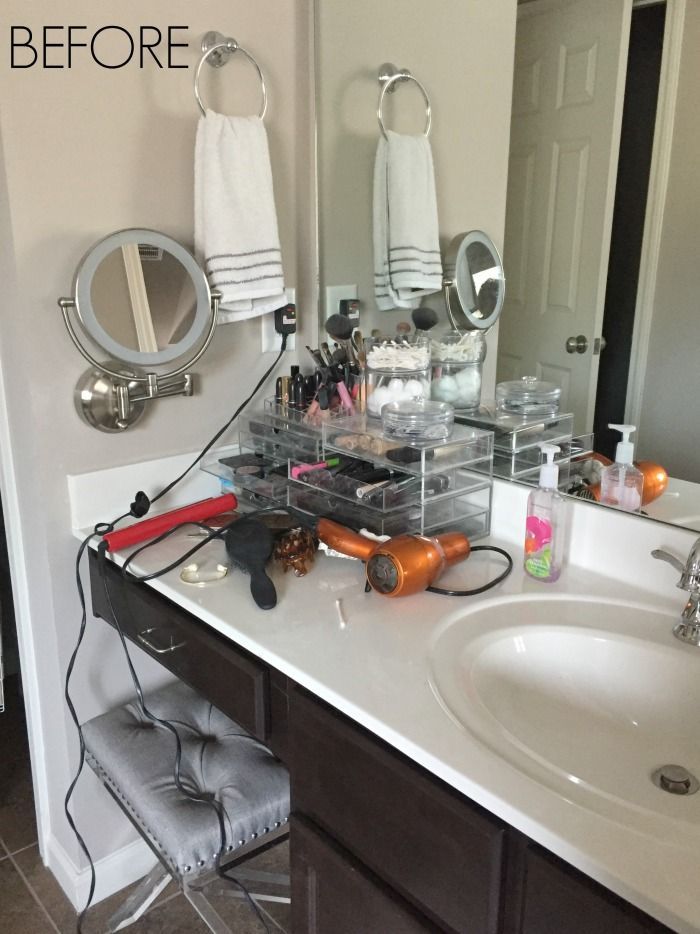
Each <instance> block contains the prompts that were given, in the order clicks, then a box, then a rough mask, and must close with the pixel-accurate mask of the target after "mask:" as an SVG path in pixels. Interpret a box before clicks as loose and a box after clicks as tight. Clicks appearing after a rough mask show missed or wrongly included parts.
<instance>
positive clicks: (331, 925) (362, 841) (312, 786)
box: [289, 687, 669, 934]
mask: <svg viewBox="0 0 700 934" xmlns="http://www.w3.org/2000/svg"><path fill="white" fill-rule="evenodd" d="M289 712H290V750H291V778H292V814H293V819H292V829H291V847H292V849H291V852H292V882H293V890H292V895H293V900H292V918H293V931H294V934H307V932H309V934H340V932H346V931H347V932H348V934H349V932H352V934H365V932H366V934H400V932H404V931H406V932H413V931H444V932H460V934H462V932H465V934H466V932H468V934H472V932H473V934H642V932H651V931H653V932H659V934H661V932H668V931H669V929H668V928H666V927H664V926H663V925H662V924H659V923H658V922H657V921H655V920H654V919H653V918H650V917H649V916H648V915H646V914H644V913H643V912H641V911H639V910H638V909H636V908H634V907H633V906H632V905H630V904H629V903H628V902H626V901H624V900H623V899H621V898H619V897H617V896H616V895H614V894H612V893H611V892H609V891H608V890H607V889H605V888H604V887H603V886H601V885H598V884H597V883H596V882H594V881H593V880H592V879H590V878H588V877H587V876H585V875H584V874H583V873H580V872H578V871H577V870H575V869H573V867H571V866H569V865H568V864H567V863H565V862H564V861H562V860H560V859H558V858H557V857H555V856H554V855H552V854H551V853H549V852H548V851H546V850H544V849H543V848H542V847H539V846H538V845H536V844H535V843H533V842H532V841H531V840H529V839H528V838H527V837H525V836H524V835H523V834H521V833H519V832H518V831H516V830H514V829H513V828H511V827H509V826H508V825H507V824H505V823H503V822H502V821H500V820H498V819H497V818H495V817H494V816H493V815H491V814H489V813H488V812H487V811H484V809H483V808H481V807H479V806H478V805H477V804H475V803H474V802H472V801H470V800H469V799H467V798H465V797H464V796H463V795H461V794H459V793H457V792H455V791H454V789H452V788H450V787H449V786H448V785H445V784H444V783H443V782H442V781H440V780H439V779H437V778H435V777H434V776H433V775H431V774H430V773H428V772H426V771H425V770H424V769H422V768H420V767H419V766H417V765H416V764H415V763H414V762H412V761H411V760H410V759H408V758H407V757H405V756H403V755H402V754H401V753H399V752H397V751H396V750H395V749H393V748H392V747H390V746H388V745H387V744H386V743H384V742H382V741H381V740H379V739H378V738H377V737H375V736H373V735H372V734H371V733H369V732H368V731H367V730H365V729H363V728H362V727H359V726H358V725H357V724H356V723H354V722H353V721H351V720H350V719H348V718H347V717H344V716H343V715H341V714H339V713H338V712H337V711H335V710H334V709H333V708H331V707H329V706H327V705H326V704H323V703H322V702H320V701H318V700H317V699H316V698H314V697H313V696H312V695H310V694H308V693H307V692H305V691H303V690H302V689H300V688H298V687H293V688H292V690H291V691H290V711H289Z"/></svg>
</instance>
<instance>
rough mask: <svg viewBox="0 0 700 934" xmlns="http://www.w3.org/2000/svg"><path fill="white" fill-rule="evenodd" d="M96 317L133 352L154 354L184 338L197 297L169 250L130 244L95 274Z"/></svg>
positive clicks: (102, 263)
mask: <svg viewBox="0 0 700 934" xmlns="http://www.w3.org/2000/svg"><path fill="white" fill-rule="evenodd" d="M91 300H92V305H93V309H94V312H95V316H96V317H97V320H98V322H99V323H100V325H101V326H102V327H103V328H104V329H105V331H106V332H107V333H108V334H109V336H110V337H111V338H112V339H113V340H115V341H116V342H117V343H119V344H121V345H122V346H123V347H127V348H128V349H129V350H136V351H142V352H145V353H155V352H157V351H159V350H163V349H165V348H167V347H169V346H170V345H172V344H176V343H177V342H178V341H179V340H181V339H182V337H183V336H184V334H186V332H187V331H188V330H189V329H190V328H191V326H192V323H193V321H194V316H195V311H196V304H197V297H196V294H195V289H194V284H193V282H192V279H191V277H190V275H189V273H188V272H187V270H186V269H185V267H184V266H183V265H182V263H181V262H180V261H179V259H177V257H175V256H173V255H172V254H171V253H169V252H168V251H167V250H163V249H161V248H160V247H154V246H151V245H150V244H144V243H135V242H134V243H126V244H124V245H123V246H121V247H119V248H117V249H115V250H113V251H112V252H111V253H109V254H108V255H107V256H105V258H104V259H103V260H102V262H101V263H100V264H99V266H98V267H97V269H96V270H95V275H94V278H93V282H92V288H91Z"/></svg>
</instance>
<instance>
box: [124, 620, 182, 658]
mask: <svg viewBox="0 0 700 934" xmlns="http://www.w3.org/2000/svg"><path fill="white" fill-rule="evenodd" d="M158 631H159V629H158V627H157V626H154V627H152V628H151V629H144V630H143V632H139V633H138V634H137V636H136V638H137V639H138V640H139V642H140V643H141V644H142V645H145V646H146V648H147V649H149V650H150V651H151V652H155V653H156V655H167V654H168V652H174V651H175V649H181V648H182V647H183V645H184V644H185V643H184V642H176V643H175V644H174V645H173V641H172V640H173V637H172V633H168V637H169V639H170V645H166V646H163V647H159V646H157V645H156V644H155V643H154V642H151V640H150V639H148V638H147V636H148V635H149V634H150V633H152V632H158ZM160 631H161V632H163V631H167V630H163V629H162V627H161V628H160Z"/></svg>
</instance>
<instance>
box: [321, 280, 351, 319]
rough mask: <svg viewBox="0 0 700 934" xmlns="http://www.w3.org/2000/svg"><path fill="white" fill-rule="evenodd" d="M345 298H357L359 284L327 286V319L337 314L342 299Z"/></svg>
mask: <svg viewBox="0 0 700 934" xmlns="http://www.w3.org/2000/svg"><path fill="white" fill-rule="evenodd" d="M343 298H357V286H356V285H327V286H326V320H328V318H330V316H331V315H337V314H338V313H339V312H340V300H341V299H343Z"/></svg>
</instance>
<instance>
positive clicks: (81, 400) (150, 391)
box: [74, 361, 194, 434]
mask: <svg viewBox="0 0 700 934" xmlns="http://www.w3.org/2000/svg"><path fill="white" fill-rule="evenodd" d="M118 366H119V364H116V363H114V362H113V361H108V362H107V363H105V367H108V368H109V370H110V371H114V370H115V368H117V367H118ZM118 372H120V374H121V376H120V378H118V379H116V378H114V377H112V376H110V375H107V373H106V372H105V370H104V369H100V368H98V367H93V368H91V369H89V370H86V371H85V373H83V375H82V376H81V378H80V379H79V380H78V383H77V384H76V387H75V393H74V400H75V407H76V410H77V412H78V415H80V417H81V418H82V419H83V421H84V422H87V424H88V425H90V426H91V427H92V428H97V429H98V431H106V432H109V433H110V434H111V433H114V432H118V431H125V430H126V429H127V428H130V427H131V426H132V425H135V424H136V422H138V421H139V420H140V418H141V416H142V415H143V413H144V411H145V409H146V403H147V402H148V401H149V400H151V399H160V398H163V397H164V396H191V395H193V393H194V382H193V379H192V374H191V373H185V374H183V375H181V376H178V377H174V378H173V377H171V378H166V379H158V377H156V376H155V374H153V373H149V374H148V375H147V382H146V385H145V387H144V384H143V375H139V374H136V373H134V372H132V371H130V370H127V369H124V368H121V369H120V370H118Z"/></svg>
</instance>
